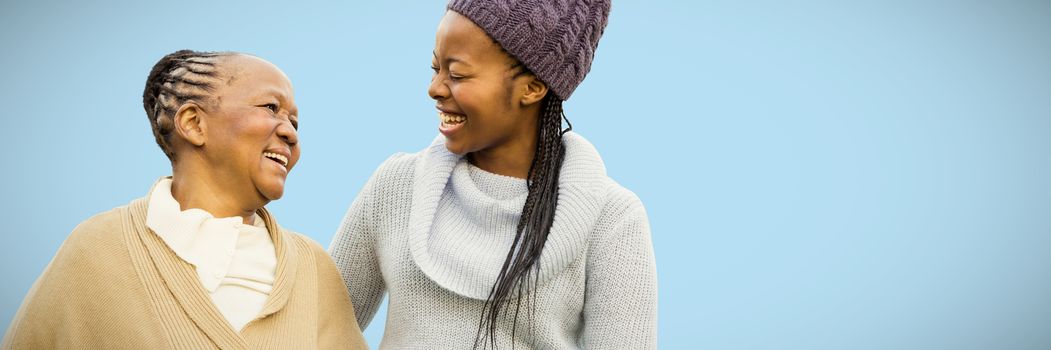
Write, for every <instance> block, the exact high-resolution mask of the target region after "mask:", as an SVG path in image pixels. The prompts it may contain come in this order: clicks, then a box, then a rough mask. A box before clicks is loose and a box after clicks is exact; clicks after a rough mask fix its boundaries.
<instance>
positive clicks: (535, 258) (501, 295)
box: [474, 65, 573, 349]
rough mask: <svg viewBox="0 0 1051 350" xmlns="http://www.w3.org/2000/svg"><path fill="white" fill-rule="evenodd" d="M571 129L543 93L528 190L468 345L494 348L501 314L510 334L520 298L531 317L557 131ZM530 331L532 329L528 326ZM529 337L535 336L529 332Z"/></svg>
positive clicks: (554, 200)
mask: <svg viewBox="0 0 1051 350" xmlns="http://www.w3.org/2000/svg"><path fill="white" fill-rule="evenodd" d="M516 67H517V65H516ZM526 72H527V73H528V71H526ZM521 74H522V73H519V74H516V75H515V76H518V75H521ZM562 119H566V124H567V125H568V127H567V128H566V129H565V130H562ZM572 129H573V125H572V124H570V123H569V119H567V118H566V117H565V114H564V112H563V110H562V100H561V99H559V98H558V97H557V96H555V94H553V93H548V94H547V96H545V97H544V100H543V101H542V102H541V110H540V116H539V118H537V144H536V151H535V152H534V154H533V162H532V164H531V165H530V167H529V175H528V178H527V183H528V187H529V194H528V195H527V196H526V201H525V205H524V206H523V207H522V216H521V218H520V219H519V221H518V228H517V229H516V232H515V238H514V241H513V242H512V243H511V249H510V250H508V252H507V258H505V259H504V264H503V266H502V267H501V268H500V274H499V275H497V279H496V283H495V284H494V285H493V287H492V289H490V291H489V297H488V298H487V299H486V301H485V304H484V305H483V306H482V315H481V318H480V320H479V323H478V334H477V335H476V337H475V342H474V348H478V347H479V345H481V347H482V348H483V349H485V348H488V347H489V345H492V347H493V348H496V347H497V345H496V328H497V324H498V323H499V321H500V320H501V319H507V318H508V317H510V318H511V324H512V325H511V338H512V339H513V338H514V335H515V332H516V331H517V328H518V327H517V325H518V315H519V312H520V311H521V310H522V303H523V299H525V301H526V302H527V304H526V310H527V311H528V312H529V317H528V319H529V320H530V323H531V324H532V321H533V320H534V318H533V314H534V311H535V309H536V295H537V290H536V289H535V287H536V285H537V283H538V281H539V277H540V264H539V260H540V253H541V252H542V251H543V249H544V244H545V243H547V237H548V234H549V233H550V231H551V223H552V222H553V220H554V217H555V207H556V206H557V205H558V175H559V170H560V169H561V168H562V160H563V157H564V156H565V148H564V147H563V145H562V134H564V133H565V132H568V131H570V130H572ZM526 291H532V293H529V298H528V299H527V298H523V295H524V294H525V293H526ZM512 297H513V298H514V310H513V312H512V313H510V315H509V313H508V312H506V311H511V310H507V308H508V306H509V303H510V302H511V300H510V299H511V298H512ZM530 330H531V331H533V330H534V329H533V328H532V327H530ZM533 339H534V341H535V337H534V338H533ZM512 344H513V343H512ZM512 347H513V345H512Z"/></svg>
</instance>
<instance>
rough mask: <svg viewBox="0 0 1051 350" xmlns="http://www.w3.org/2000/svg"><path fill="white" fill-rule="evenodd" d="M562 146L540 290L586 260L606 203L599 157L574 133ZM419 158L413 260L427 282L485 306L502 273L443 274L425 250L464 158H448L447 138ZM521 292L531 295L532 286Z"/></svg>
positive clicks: (411, 235)
mask: <svg viewBox="0 0 1051 350" xmlns="http://www.w3.org/2000/svg"><path fill="white" fill-rule="evenodd" d="M562 142H563V144H564V145H565V149H566V154H565V158H564V160H563V162H562V168H561V170H560V174H559V181H558V206H557V207H556V208H555V217H554V221H553V222H552V225H551V232H550V233H549V235H548V238H547V243H546V244H545V245H544V250H543V252H541V254H540V260H539V264H540V270H539V271H540V274H539V276H538V283H537V286H538V287H539V286H543V285H544V284H545V283H546V282H547V281H549V280H551V278H553V277H554V276H557V275H558V274H559V273H560V272H562V271H563V270H565V268H566V267H567V266H569V265H570V264H571V263H573V262H574V261H576V259H578V258H580V257H581V256H582V255H583V254H582V253H583V252H584V250H585V248H586V245H587V244H586V243H587V239H588V235H589V234H590V232H591V231H592V229H593V228H594V225H595V222H596V221H597V220H598V216H599V214H600V212H601V210H602V203H604V202H605V192H604V191H603V187H602V186H603V181H601V180H602V179H605V178H606V167H605V164H604V163H603V162H602V158H601V157H599V154H598V151H596V150H595V147H594V146H592V145H591V143H590V142H588V141H587V140H585V139H584V138H583V137H581V136H580V135H578V134H576V133H573V132H567V133H565V134H564V135H563V136H562ZM418 157H419V159H418V160H417V162H416V169H415V172H414V179H413V180H414V181H413V188H412V204H411V212H410V216H409V227H408V230H409V250H410V251H411V255H412V259H413V261H414V262H415V263H416V265H417V266H418V267H419V268H420V270H422V271H423V273H424V274H425V275H427V277H428V278H430V279H431V280H433V281H434V282H435V283H437V284H438V285H440V286H442V287H443V288H445V289H448V290H450V291H452V292H454V293H456V294H459V295H462V296H465V297H468V298H474V299H479V300H485V299H486V298H487V297H488V296H489V291H490V289H491V288H492V283H493V282H492V281H495V280H496V277H495V276H496V275H497V274H498V273H499V271H491V276H487V278H482V279H477V278H476V279H470V280H467V279H466V278H463V277H462V276H450V275H448V274H443V273H441V271H443V270H444V269H442V266H440V265H439V264H438V263H437V261H438V260H437V259H434V258H433V257H432V256H431V254H430V252H429V251H428V249H427V248H428V244H427V243H428V239H430V236H431V234H430V233H431V228H432V226H433V224H434V215H435V212H436V211H437V207H438V201H439V200H440V199H441V197H442V192H443V191H444V190H445V187H446V185H447V184H448V182H449V177H450V175H451V173H452V170H453V168H454V167H455V166H456V164H457V163H458V162H459V161H460V159H461V158H462V156H460V155H456V154H454V153H452V152H449V150H448V149H446V148H445V137H443V136H441V135H439V136H438V137H437V138H435V140H434V142H432V143H431V145H430V146H429V147H427V148H426V149H424V150H423V151H421V152H420V153H419V154H418ZM463 244H470V242H463ZM464 258H466V259H469V258H470V257H464ZM523 287H524V288H526V290H525V291H526V292H529V289H528V287H529V286H523Z"/></svg>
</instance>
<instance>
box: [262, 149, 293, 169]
mask: <svg viewBox="0 0 1051 350" xmlns="http://www.w3.org/2000/svg"><path fill="white" fill-rule="evenodd" d="M263 156H264V157H267V158H270V159H274V160H276V161H278V163H281V166H284V167H286V168H287V167H288V158H286V157H285V156H283V155H280V154H277V153H273V152H263Z"/></svg>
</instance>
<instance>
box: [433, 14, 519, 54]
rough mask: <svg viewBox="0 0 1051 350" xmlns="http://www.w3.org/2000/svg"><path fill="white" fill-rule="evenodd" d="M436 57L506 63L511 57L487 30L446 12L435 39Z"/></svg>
mask: <svg viewBox="0 0 1051 350" xmlns="http://www.w3.org/2000/svg"><path fill="white" fill-rule="evenodd" d="M434 51H435V55H437V56H439V57H442V56H445V57H444V58H456V59H460V60H470V61H481V62H485V61H497V62H505V61H507V60H510V56H508V55H507V54H506V53H504V51H503V49H501V48H500V45H499V44H497V43H496V41H495V40H493V39H492V38H491V37H489V35H488V34H486V33H485V30H482V28H481V27H479V26H478V25H477V24H475V23H474V22H472V21H471V20H470V19H468V18H467V17H464V16H463V15H461V14H459V13H456V12H455V11H451V10H450V11H446V12H445V16H443V17H442V21H441V23H439V24H438V32H437V34H436V37H435V47H434Z"/></svg>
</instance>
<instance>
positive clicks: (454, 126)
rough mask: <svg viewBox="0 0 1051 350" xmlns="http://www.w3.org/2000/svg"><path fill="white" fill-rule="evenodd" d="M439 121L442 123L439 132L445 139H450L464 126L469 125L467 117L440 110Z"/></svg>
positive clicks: (439, 125)
mask: <svg viewBox="0 0 1051 350" xmlns="http://www.w3.org/2000/svg"><path fill="white" fill-rule="evenodd" d="M438 120H439V121H440V123H439V124H438V131H440V132H441V133H442V135H445V137H449V136H451V135H452V134H454V133H456V131H457V130H460V129H461V128H463V126H464V124H466V123H467V116H466V115H463V114H459V113H453V112H450V111H446V110H443V109H441V108H438Z"/></svg>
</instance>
